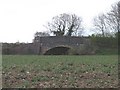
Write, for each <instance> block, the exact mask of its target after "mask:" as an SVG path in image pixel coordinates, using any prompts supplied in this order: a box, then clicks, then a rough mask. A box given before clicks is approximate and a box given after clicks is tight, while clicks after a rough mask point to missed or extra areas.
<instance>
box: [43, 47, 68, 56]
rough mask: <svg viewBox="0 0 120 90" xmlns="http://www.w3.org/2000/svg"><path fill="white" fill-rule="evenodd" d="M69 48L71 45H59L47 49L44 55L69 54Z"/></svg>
mask: <svg viewBox="0 0 120 90" xmlns="http://www.w3.org/2000/svg"><path fill="white" fill-rule="evenodd" d="M69 50H70V48H69V47H63V46H59V47H54V48H51V49H49V50H47V51H46V52H45V53H44V55H68V54H69Z"/></svg>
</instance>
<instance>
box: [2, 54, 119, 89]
mask: <svg viewBox="0 0 120 90" xmlns="http://www.w3.org/2000/svg"><path fill="white" fill-rule="evenodd" d="M2 65H3V87H82V88H83V87H94V88H96V87H117V83H118V82H117V74H118V72H117V70H118V67H117V65H118V56H117V55H91V56H89V55H88V56H87V55H83V56H61V55H59V56H37V55H4V56H3V61H2ZM12 83H13V84H12ZM94 83H96V84H94Z"/></svg>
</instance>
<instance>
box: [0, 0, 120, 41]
mask: <svg viewBox="0 0 120 90" xmlns="http://www.w3.org/2000/svg"><path fill="white" fill-rule="evenodd" d="M117 1H119V0H0V42H17V41H19V42H32V39H33V38H34V33H35V32H36V31H45V30H46V28H44V27H43V25H46V24H47V22H49V21H50V20H51V19H52V17H54V16H56V15H59V14H62V13H74V14H76V15H77V16H80V17H82V18H83V21H84V27H86V30H87V33H86V34H90V31H89V29H90V28H91V26H92V22H91V21H92V19H93V17H94V16H96V15H98V14H99V13H105V12H107V11H109V10H110V7H111V5H112V4H114V3H115V2H117Z"/></svg>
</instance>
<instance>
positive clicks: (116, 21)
mask: <svg viewBox="0 0 120 90" xmlns="http://www.w3.org/2000/svg"><path fill="white" fill-rule="evenodd" d="M93 24H94V26H95V30H97V31H99V32H101V33H102V36H103V37H104V36H108V35H115V34H116V32H118V31H120V2H118V3H117V4H115V5H113V6H112V9H111V11H110V12H108V13H106V14H101V15H99V16H97V17H95V18H94V23H93Z"/></svg>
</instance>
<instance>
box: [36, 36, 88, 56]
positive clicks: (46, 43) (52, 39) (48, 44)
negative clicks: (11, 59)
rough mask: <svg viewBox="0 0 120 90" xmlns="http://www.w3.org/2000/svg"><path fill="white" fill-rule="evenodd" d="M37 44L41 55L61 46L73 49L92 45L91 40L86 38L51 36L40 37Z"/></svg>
mask: <svg viewBox="0 0 120 90" xmlns="http://www.w3.org/2000/svg"><path fill="white" fill-rule="evenodd" d="M35 43H38V44H39V47H37V48H40V50H37V51H39V53H41V54H44V53H45V52H46V51H47V50H49V49H51V48H54V47H59V46H63V47H64V46H65V47H71V48H78V47H80V46H82V48H83V46H86V45H88V44H90V40H89V38H85V37H75V36H72V37H69V36H49V37H40V38H38V39H37V40H36V41H35Z"/></svg>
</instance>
